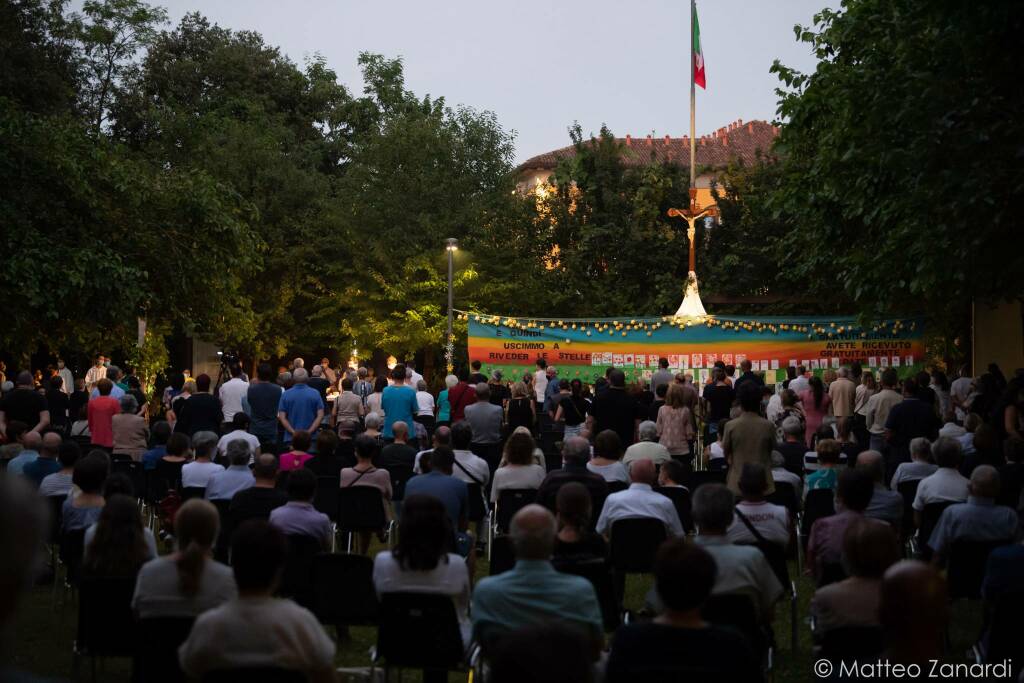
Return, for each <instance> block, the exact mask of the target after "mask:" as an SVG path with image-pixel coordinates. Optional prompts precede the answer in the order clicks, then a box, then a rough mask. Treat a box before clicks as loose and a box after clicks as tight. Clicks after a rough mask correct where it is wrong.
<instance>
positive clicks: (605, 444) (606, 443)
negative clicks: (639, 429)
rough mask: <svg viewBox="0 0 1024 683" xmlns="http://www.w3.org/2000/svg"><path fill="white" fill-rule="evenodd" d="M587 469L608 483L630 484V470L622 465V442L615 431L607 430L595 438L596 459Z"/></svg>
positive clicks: (594, 458)
mask: <svg viewBox="0 0 1024 683" xmlns="http://www.w3.org/2000/svg"><path fill="white" fill-rule="evenodd" d="M587 469H588V470H590V471H591V472H593V473H594V474H598V475H600V476H602V477H604V480H605V481H607V482H615V481H619V482H622V483H624V484H628V483H629V470H627V469H626V466H625V465H623V464H622V440H621V439H620V438H619V435H618V434H617V433H616V432H615V430H613V429H605V430H604V431H602V432H600V433H599V434H598V435H597V436H596V437H594V457H592V458H591V459H590V462H588V463H587Z"/></svg>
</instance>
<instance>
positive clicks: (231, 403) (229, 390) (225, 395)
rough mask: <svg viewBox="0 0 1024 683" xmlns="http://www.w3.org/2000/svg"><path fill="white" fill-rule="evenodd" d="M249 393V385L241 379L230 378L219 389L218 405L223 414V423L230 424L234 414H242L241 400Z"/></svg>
mask: <svg viewBox="0 0 1024 683" xmlns="http://www.w3.org/2000/svg"><path fill="white" fill-rule="evenodd" d="M248 391H249V383H248V382H246V381H244V380H243V379H242V378H241V377H232V378H231V379H230V380H228V381H227V382H224V384H222V385H221V387H220V393H219V394H218V396H219V397H220V405H221V410H222V411H223V412H224V421H225V422H231V420H232V419H234V417H235V413H240V412H242V398H243V397H244V396H245V395H246V393H247V392H248Z"/></svg>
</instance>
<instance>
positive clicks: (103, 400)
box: [88, 396, 121, 448]
mask: <svg viewBox="0 0 1024 683" xmlns="http://www.w3.org/2000/svg"><path fill="white" fill-rule="evenodd" d="M120 412H121V402H120V401H118V400H117V399H116V398H114V397H112V396H97V397H96V398H94V399H92V400H90V401H89V409H88V418H89V433H90V434H92V442H93V444H94V445H96V446H106V447H107V448H113V447H114V429H113V420H114V416H115V415H117V414H118V413H120Z"/></svg>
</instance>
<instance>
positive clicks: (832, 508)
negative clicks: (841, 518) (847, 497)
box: [797, 489, 836, 547]
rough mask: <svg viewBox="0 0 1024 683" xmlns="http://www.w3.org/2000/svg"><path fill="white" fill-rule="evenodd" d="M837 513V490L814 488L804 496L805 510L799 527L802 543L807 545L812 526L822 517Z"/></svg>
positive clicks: (804, 545) (803, 545)
mask: <svg viewBox="0 0 1024 683" xmlns="http://www.w3.org/2000/svg"><path fill="white" fill-rule="evenodd" d="M834 514H836V503H835V492H834V491H833V490H832V489H814V490H813V491H808V492H807V496H806V497H805V498H804V511H803V516H802V517H801V519H800V525H799V526H798V527H797V528H798V530H799V532H800V544H801V546H802V547H806V545H807V539H808V538H809V537H810V535H811V527H812V526H814V523H815V522H816V521H818V520H819V519H821V518H822V517H830V516H832V515H834Z"/></svg>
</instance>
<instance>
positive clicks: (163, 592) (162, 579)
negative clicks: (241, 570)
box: [132, 555, 238, 619]
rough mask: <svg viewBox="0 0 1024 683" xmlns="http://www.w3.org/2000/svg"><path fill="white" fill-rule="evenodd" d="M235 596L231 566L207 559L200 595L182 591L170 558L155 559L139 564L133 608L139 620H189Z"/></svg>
mask: <svg viewBox="0 0 1024 683" xmlns="http://www.w3.org/2000/svg"><path fill="white" fill-rule="evenodd" d="M237 596H238V589H237V588H236V586H235V576H234V574H232V572H231V567H228V566H226V565H223V564H221V563H220V562H216V561H214V560H213V559H212V558H206V561H205V562H203V573H202V574H201V575H200V577H199V592H198V593H196V594H195V595H185V594H184V593H182V592H181V584H180V582H179V579H178V566H177V564H176V562H175V560H173V559H171V558H170V557H169V556H166V555H165V556H164V557H158V558H157V559H155V560H152V561H150V562H147V563H146V564H144V565H142V569H140V570H139V578H138V580H137V581H136V583H135V595H134V597H133V598H132V608H134V609H135V611H136V612H137V613H138V615H139V618H140V619H149V618H154V617H192V616H197V615H199V614H202V613H203V612H205V611H206V610H208V609H213V608H214V607H216V606H217V605H220V604H223V603H225V602H227V601H228V600H233V599H235V598H236V597H237Z"/></svg>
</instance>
